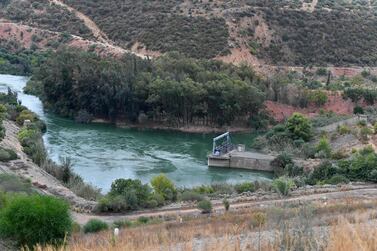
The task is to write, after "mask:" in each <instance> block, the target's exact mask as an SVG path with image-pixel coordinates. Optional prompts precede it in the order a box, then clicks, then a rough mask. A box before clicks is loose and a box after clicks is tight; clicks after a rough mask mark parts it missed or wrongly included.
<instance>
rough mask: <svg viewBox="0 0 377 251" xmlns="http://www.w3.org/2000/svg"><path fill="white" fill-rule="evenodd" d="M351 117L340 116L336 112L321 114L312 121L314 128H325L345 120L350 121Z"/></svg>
mask: <svg viewBox="0 0 377 251" xmlns="http://www.w3.org/2000/svg"><path fill="white" fill-rule="evenodd" d="M350 117H351V116H349V115H339V114H336V113H335V112H331V111H330V112H321V113H320V114H318V115H317V116H315V117H313V118H312V119H311V122H312V126H313V127H323V126H327V125H330V124H333V123H336V122H339V121H342V120H345V119H349V118H350Z"/></svg>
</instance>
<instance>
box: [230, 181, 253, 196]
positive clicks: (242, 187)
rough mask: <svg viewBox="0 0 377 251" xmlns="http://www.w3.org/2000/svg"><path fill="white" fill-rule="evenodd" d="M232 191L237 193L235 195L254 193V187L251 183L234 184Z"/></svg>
mask: <svg viewBox="0 0 377 251" xmlns="http://www.w3.org/2000/svg"><path fill="white" fill-rule="evenodd" d="M234 189H235V190H236V191H237V193H244V192H254V191H255V186H254V183H252V182H243V183H240V184H236V185H235V186H234Z"/></svg>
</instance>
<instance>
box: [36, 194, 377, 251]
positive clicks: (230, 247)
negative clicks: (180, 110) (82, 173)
mask: <svg viewBox="0 0 377 251" xmlns="http://www.w3.org/2000/svg"><path fill="white" fill-rule="evenodd" d="M375 205H376V202H375V201H367V202H362V201H360V202H355V201H351V200H348V199H346V200H345V201H344V202H343V203H340V202H337V203H336V204H330V205H327V206H321V207H320V208H319V207H317V206H316V207H314V206H299V207H284V208H270V209H267V210H264V211H261V210H260V211H259V212H258V211H250V210H245V211H239V212H233V213H231V212H229V213H226V214H224V215H220V216H212V217H201V218H197V219H187V220H183V222H182V223H181V222H180V220H178V221H177V222H170V223H166V222H165V223H161V224H155V225H144V226H139V227H132V228H125V229H121V231H120V234H119V236H118V237H117V238H115V237H114V236H113V234H112V231H105V232H102V233H98V234H86V235H84V234H82V233H78V234H75V235H73V236H72V238H71V240H70V241H69V243H68V245H67V246H66V248H63V249H60V250H67V251H84V250H91V251H92V250H93V251H102V250H111V251H121V250H122V251H123V250H127V251H134V250H135V251H138V250H143V251H144V250H145V251H148V250H153V251H154V250H158V251H159V250H161V251H165V250H179V251H189V250H198V251H199V250H200V251H202V250H206V251H207V250H208V251H215V250H222V251H238V250H240V251H241V250H251V251H253V250H258V251H259V250H261V251H267V250H268V251H270V250H271V251H274V250H292V251H293V250H304V251H306V250H308V251H309V250H326V251H347V250H363V251H364V250H365V251H369V250H377V238H376V236H377V229H376V224H374V225H373V224H372V223H371V222H375V220H374V218H375V213H374V214H373V210H370V209H371V208H373V207H374V206H375ZM370 211H372V213H370ZM261 213H262V214H265V215H266V216H267V217H266V219H267V221H266V222H264V223H263V226H261V232H260V233H261V238H260V240H261V242H260V244H261V247H260V248H259V247H258V245H259V225H258V224H257V220H256V215H260V214H261ZM339 214H341V215H342V216H344V217H342V219H341V220H339V221H338V220H337V219H338V215H339ZM364 215H369V217H364ZM328 219H332V220H331V221H328ZM360 220H361V221H360ZM357 222H360V223H357ZM365 222H370V223H365ZM351 223H352V224H351ZM328 224H331V225H328ZM37 250H39V251H44V250H46V251H50V250H51V251H52V250H56V248H55V249H54V248H53V247H47V248H42V247H38V248H37ZM58 250H59V249H58Z"/></svg>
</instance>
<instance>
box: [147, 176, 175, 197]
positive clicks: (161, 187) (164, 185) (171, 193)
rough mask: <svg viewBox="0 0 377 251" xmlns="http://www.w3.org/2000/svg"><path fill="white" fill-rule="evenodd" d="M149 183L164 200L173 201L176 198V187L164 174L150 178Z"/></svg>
mask: <svg viewBox="0 0 377 251" xmlns="http://www.w3.org/2000/svg"><path fill="white" fill-rule="evenodd" d="M151 184H152V187H153V189H154V190H155V192H156V193H158V194H161V195H162V196H163V197H164V198H165V200H170V201H174V200H176V199H177V189H176V188H175V186H174V183H173V182H172V181H171V180H169V179H168V178H167V177H166V176H165V175H163V174H160V175H158V176H155V177H153V178H152V180H151Z"/></svg>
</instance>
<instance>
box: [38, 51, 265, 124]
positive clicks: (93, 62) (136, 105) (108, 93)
mask: <svg viewBox="0 0 377 251" xmlns="http://www.w3.org/2000/svg"><path fill="white" fill-rule="evenodd" d="M31 83H33V84H34V85H36V86H38V85H39V90H41V92H42V93H40V94H41V96H42V99H43V100H44V101H45V103H46V104H47V105H48V107H50V108H51V109H52V110H53V111H55V112H56V113H58V114H61V115H64V116H69V117H74V116H76V115H77V114H78V112H79V111H83V110H84V111H85V113H89V114H90V115H93V116H94V117H102V118H106V119H111V120H117V119H118V120H128V121H132V122H136V121H139V122H142V121H143V120H150V121H155V122H167V123H169V124H171V125H175V126H180V125H193V124H195V125H210V126H214V125H224V124H232V122H234V121H236V120H237V121H238V120H240V121H244V122H245V121H247V119H248V118H249V116H252V115H254V114H258V112H259V110H260V109H261V108H262V104H263V101H264V92H263V91H264V83H262V82H261V80H260V79H259V78H257V77H256V76H255V74H254V73H253V71H252V70H250V69H249V68H248V67H246V66H244V67H235V66H232V65H227V64H224V63H221V62H217V61H207V60H195V59H190V58H186V57H183V56H182V55H181V54H178V53H169V54H167V55H165V56H162V57H159V58H158V59H155V60H147V59H145V60H143V59H140V58H137V57H135V56H131V55H126V56H124V57H123V58H121V59H110V58H101V57H98V56H96V55H94V54H91V53H88V52H82V51H76V50H73V51H72V49H70V50H67V49H63V50H59V51H58V52H56V53H55V54H53V55H52V56H51V57H50V58H49V59H48V60H47V62H46V63H44V64H43V65H41V66H40V67H39V69H38V70H37V71H36V73H35V75H34V77H33V81H31ZM34 89H38V88H34ZM81 114H82V112H81Z"/></svg>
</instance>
